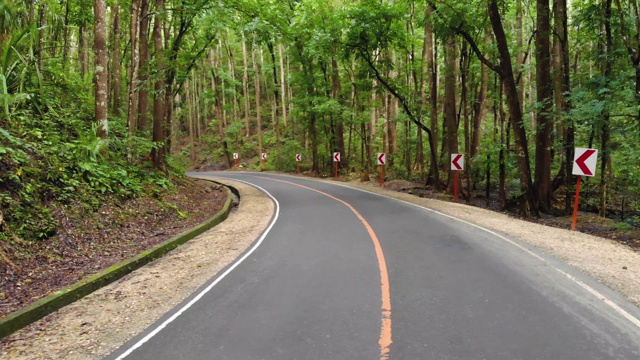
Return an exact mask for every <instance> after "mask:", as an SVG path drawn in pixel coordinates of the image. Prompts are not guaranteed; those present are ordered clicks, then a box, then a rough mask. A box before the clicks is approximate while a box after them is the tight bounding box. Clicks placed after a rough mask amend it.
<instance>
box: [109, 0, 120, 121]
mask: <svg viewBox="0 0 640 360" xmlns="http://www.w3.org/2000/svg"><path fill="white" fill-rule="evenodd" d="M111 13H112V14H113V41H112V44H113V45H112V49H111V54H112V55H111V59H112V64H111V69H112V70H111V71H112V77H113V80H112V82H111V94H112V95H111V99H112V107H111V112H112V113H113V114H114V115H115V116H118V115H119V114H120V91H121V87H122V83H121V82H122V64H120V62H121V61H120V50H121V46H120V5H119V4H118V0H114V2H113V5H112V6H111Z"/></svg>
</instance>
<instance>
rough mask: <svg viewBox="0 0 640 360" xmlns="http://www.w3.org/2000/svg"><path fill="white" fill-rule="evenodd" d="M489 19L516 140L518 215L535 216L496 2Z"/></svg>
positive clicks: (494, 0)
mask: <svg viewBox="0 0 640 360" xmlns="http://www.w3.org/2000/svg"><path fill="white" fill-rule="evenodd" d="M489 18H490V20H491V26H492V28H493V32H494V35H495V39H496V43H497V48H498V53H499V58H500V65H499V68H498V72H499V75H500V78H501V80H502V82H503V85H504V91H505V94H506V97H507V106H508V108H509V114H510V116H509V119H510V122H511V124H512V126H513V131H514V134H515V138H516V145H517V158H518V168H519V170H520V171H519V174H520V189H521V191H522V199H521V200H522V201H521V207H520V208H521V211H522V213H523V214H524V215H525V216H530V215H532V214H533V215H537V214H538V209H537V207H536V201H535V193H534V189H533V184H532V181H531V165H530V162H529V150H528V144H527V136H526V131H525V128H524V124H523V123H522V112H521V108H520V101H519V100H518V96H517V89H516V82H515V77H514V74H513V66H512V64H511V54H510V51H509V46H508V43H507V37H506V34H505V32H504V27H503V26H502V19H501V16H500V11H499V7H498V2H497V0H490V2H489Z"/></svg>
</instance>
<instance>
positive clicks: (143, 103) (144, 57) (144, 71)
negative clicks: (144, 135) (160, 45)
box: [137, 0, 151, 130]
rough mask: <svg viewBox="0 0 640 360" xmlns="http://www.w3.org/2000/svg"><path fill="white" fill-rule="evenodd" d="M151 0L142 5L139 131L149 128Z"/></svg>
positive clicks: (146, 0)
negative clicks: (148, 88)
mask: <svg viewBox="0 0 640 360" xmlns="http://www.w3.org/2000/svg"><path fill="white" fill-rule="evenodd" d="M150 19H151V17H150V14H149V0H142V2H141V3H140V76H139V77H140V85H141V86H140V90H139V91H138V121H137V125H138V126H137V128H138V130H144V129H146V127H147V119H148V118H149V91H148V90H147V87H148V86H149V25H150V23H151V21H150Z"/></svg>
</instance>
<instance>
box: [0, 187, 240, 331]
mask: <svg viewBox="0 0 640 360" xmlns="http://www.w3.org/2000/svg"><path fill="white" fill-rule="evenodd" d="M224 187H225V189H226V190H227V194H228V196H227V201H226V202H225V204H224V206H223V207H222V210H220V211H219V212H218V213H217V214H215V215H214V216H213V217H211V218H210V219H208V220H207V221H205V222H204V223H202V224H200V225H198V226H196V227H194V228H192V229H189V230H187V231H185V232H183V233H181V234H179V235H176V236H174V237H173V238H171V239H169V240H167V241H165V242H163V243H161V244H158V245H156V246H154V247H152V248H151V249H149V250H146V251H143V252H142V253H140V254H138V255H137V256H135V257H133V258H131V259H128V260H124V261H122V262H120V263H118V264H115V265H112V266H110V267H108V268H106V269H104V270H102V271H100V272H98V273H96V274H93V275H91V276H89V277H88V278H85V279H83V280H80V281H78V282H77V283H75V284H73V285H71V286H69V287H68V288H66V289H62V290H59V291H56V292H55V293H53V294H52V295H49V296H47V297H45V298H43V299H40V300H38V301H37V302H35V303H33V304H31V305H29V306H28V307H26V308H24V309H21V310H18V311H15V312H13V313H11V314H9V315H7V316H5V317H3V318H1V319H0V340H1V339H4V338H5V337H7V336H9V335H10V334H12V333H14V332H16V331H18V330H20V329H22V328H23V327H25V326H27V325H30V324H32V323H34V322H36V321H38V320H40V319H41V318H43V317H45V316H47V315H49V314H51V313H53V312H54V311H56V310H58V309H60V308H62V307H64V306H66V305H69V304H71V303H72V302H74V301H76V300H78V299H81V298H83V297H85V296H87V295H89V294H90V293H92V292H94V291H96V290H98V289H100V288H102V287H104V286H106V285H108V284H110V283H112V282H114V281H116V280H118V279H120V278H122V277H123V276H125V275H127V274H129V273H131V272H133V271H134V270H136V269H138V268H140V267H142V266H144V265H146V264H148V263H150V262H152V261H153V260H155V259H157V258H159V257H162V256H163V255H165V254H167V253H168V252H170V251H171V250H173V249H175V248H177V247H178V246H180V245H182V244H184V243H186V242H187V241H189V240H191V239H193V238H195V237H196V236H198V235H200V234H202V233H203V232H205V231H207V230H209V229H211V228H212V227H214V226H216V225H218V224H220V223H221V222H223V221H224V220H225V219H226V218H227V217H228V216H229V213H230V212H231V208H232V204H233V196H232V193H235V194H237V192H238V191H237V190H236V189H231V187H229V186H227V185H224Z"/></svg>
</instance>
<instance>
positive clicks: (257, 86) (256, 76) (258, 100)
mask: <svg viewBox="0 0 640 360" xmlns="http://www.w3.org/2000/svg"><path fill="white" fill-rule="evenodd" d="M256 51H258V47H257V43H256V42H255V35H254V42H253V46H252V47H251V61H252V62H253V70H254V77H253V85H254V87H255V91H256V122H257V124H256V127H257V131H258V153H259V154H261V153H262V152H263V150H264V149H263V148H262V93H261V91H260V78H261V75H260V68H259V67H258V63H257V62H256Z"/></svg>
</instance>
